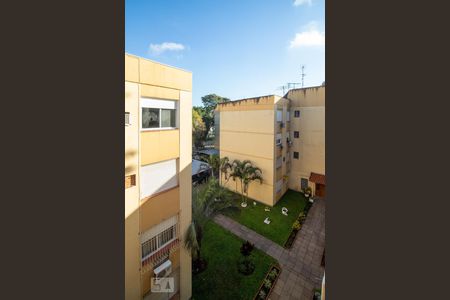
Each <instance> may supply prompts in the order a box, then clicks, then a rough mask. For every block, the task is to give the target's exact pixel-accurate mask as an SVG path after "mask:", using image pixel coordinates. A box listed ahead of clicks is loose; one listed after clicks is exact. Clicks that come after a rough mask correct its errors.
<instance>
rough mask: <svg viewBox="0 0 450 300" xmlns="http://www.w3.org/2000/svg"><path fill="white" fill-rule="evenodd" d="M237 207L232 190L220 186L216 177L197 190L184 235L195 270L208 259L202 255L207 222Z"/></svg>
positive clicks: (201, 267)
mask: <svg viewBox="0 0 450 300" xmlns="http://www.w3.org/2000/svg"><path fill="white" fill-rule="evenodd" d="M236 208H237V207H236V205H235V204H234V202H233V201H232V197H231V194H230V191H228V190H227V189H225V188H224V187H222V186H220V185H219V182H218V180H217V179H216V178H214V177H211V178H210V179H209V180H208V183H207V185H206V187H205V188H204V189H202V190H200V191H199V190H198V189H197V190H196V197H192V222H191V224H190V225H189V226H188V228H187V230H186V232H185V235H184V247H185V248H186V249H187V250H189V251H190V252H191V256H192V259H193V268H194V269H195V270H194V271H196V272H198V271H200V270H202V269H204V268H205V267H206V261H205V260H204V259H203V258H202V257H201V243H202V238H203V228H204V226H205V224H206V223H207V222H208V221H209V220H210V219H212V218H213V217H214V216H215V215H216V214H218V213H220V212H223V211H225V210H229V209H236Z"/></svg>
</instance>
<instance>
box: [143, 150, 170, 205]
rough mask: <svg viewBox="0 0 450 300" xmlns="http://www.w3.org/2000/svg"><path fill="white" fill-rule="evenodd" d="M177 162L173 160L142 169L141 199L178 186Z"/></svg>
mask: <svg viewBox="0 0 450 300" xmlns="http://www.w3.org/2000/svg"><path fill="white" fill-rule="evenodd" d="M177 174H178V172H177V160H176V159H171V160H166V161H162V162H157V163H154V164H149V165H146V166H142V167H141V173H140V184H141V185H140V187H141V189H140V190H141V199H143V198H145V197H148V196H151V195H154V194H156V193H160V192H163V191H165V190H168V189H170V188H173V187H175V186H177V185H178V175H177Z"/></svg>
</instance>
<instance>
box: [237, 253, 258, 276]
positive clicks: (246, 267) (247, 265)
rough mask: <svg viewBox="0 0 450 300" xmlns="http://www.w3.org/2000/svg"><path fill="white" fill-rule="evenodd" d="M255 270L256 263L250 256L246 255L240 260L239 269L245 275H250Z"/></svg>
mask: <svg viewBox="0 0 450 300" xmlns="http://www.w3.org/2000/svg"><path fill="white" fill-rule="evenodd" d="M254 270H255V264H254V263H253V261H252V260H251V259H250V258H249V257H248V256H244V257H242V258H241V259H239V261H238V271H239V273H241V274H244V275H250V274H252V273H253V271H254Z"/></svg>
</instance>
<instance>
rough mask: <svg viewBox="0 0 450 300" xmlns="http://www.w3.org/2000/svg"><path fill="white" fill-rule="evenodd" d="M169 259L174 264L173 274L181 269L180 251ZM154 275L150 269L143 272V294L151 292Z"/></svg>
mask: <svg viewBox="0 0 450 300" xmlns="http://www.w3.org/2000/svg"><path fill="white" fill-rule="evenodd" d="M169 259H170V261H171V262H172V273H173V272H175V271H176V270H177V269H178V268H179V267H180V249H177V250H175V251H174V252H173V253H171V254H170V255H169ZM152 275H153V269H152V268H149V269H146V270H145V271H143V272H142V294H146V293H148V292H150V288H151V282H150V280H151V277H152Z"/></svg>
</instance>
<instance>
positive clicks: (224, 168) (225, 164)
mask: <svg viewBox="0 0 450 300" xmlns="http://www.w3.org/2000/svg"><path fill="white" fill-rule="evenodd" d="M230 171H231V164H230V159H229V158H228V157H226V156H225V157H222V158H221V159H220V168H219V172H220V176H219V183H222V175H223V174H224V175H225V180H226V181H225V182H228V179H229V172H230Z"/></svg>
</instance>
